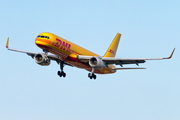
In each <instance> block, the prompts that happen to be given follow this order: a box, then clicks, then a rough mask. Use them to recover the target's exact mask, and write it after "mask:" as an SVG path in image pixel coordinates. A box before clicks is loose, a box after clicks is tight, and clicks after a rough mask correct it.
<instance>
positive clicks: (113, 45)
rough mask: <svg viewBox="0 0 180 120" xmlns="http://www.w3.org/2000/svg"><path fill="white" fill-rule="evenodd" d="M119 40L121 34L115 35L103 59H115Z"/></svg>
mask: <svg viewBox="0 0 180 120" xmlns="http://www.w3.org/2000/svg"><path fill="white" fill-rule="evenodd" d="M120 38H121V34H120V33H117V34H116V36H115V37H114V39H113V41H112V43H111V45H110V46H109V48H108V49H107V51H106V53H105V54H104V57H115V56H116V51H117V48H118V44H119V40H120Z"/></svg>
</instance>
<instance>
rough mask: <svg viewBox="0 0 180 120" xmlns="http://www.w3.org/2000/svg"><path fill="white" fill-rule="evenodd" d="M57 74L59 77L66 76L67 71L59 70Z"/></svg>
mask: <svg viewBox="0 0 180 120" xmlns="http://www.w3.org/2000/svg"><path fill="white" fill-rule="evenodd" d="M57 74H58V75H59V77H66V73H65V72H63V71H58V72H57Z"/></svg>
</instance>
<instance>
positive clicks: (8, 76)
mask: <svg viewBox="0 0 180 120" xmlns="http://www.w3.org/2000/svg"><path fill="white" fill-rule="evenodd" d="M0 3H1V7H0V15H1V19H0V26H1V27H0V32H1V36H0V40H1V44H0V47H1V51H2V52H1V59H0V63H1V76H0V119H1V120H12V119H13V120H59V119H61V120H72V119H73V120H109V119H113V120H132V119H133V120H169V119H173V120H179V119H180V114H179V113H180V103H179V101H180V79H179V78H180V75H179V71H180V69H179V64H178V63H179V61H180V57H179V54H180V53H179V47H180V42H179V33H180V23H179V21H180V16H179V14H180V7H179V6H180V1H179V0H171V1H170V0H158V1H155V0H153V1H144V0H136V1H130V0H113V1H112V0H98V1H95V0H91V1H84V0H76V1H72V0H51V1H48V0H31V1H21V0H16V1H13V0H6V1H1V2H0ZM41 32H52V33H54V34H57V35H59V36H61V37H63V38H65V39H68V40H69V41H72V42H74V43H76V44H78V45H80V46H83V47H85V48H87V49H89V50H91V51H92V52H96V53H97V54H99V55H103V54H104V53H105V51H106V49H107V48H108V46H109V44H110V43H111V41H112V39H113V38H114V36H115V34H116V33H117V32H120V33H121V34H122V37H121V42H120V45H119V48H118V52H117V57H126V58H127V57H128V58H132V57H136V58H141V57H149V58H152V57H153V58H155V57H167V56H169V54H170V53H171V51H172V49H173V48H174V47H176V48H177V49H176V51H175V54H174V56H173V58H172V59H171V60H164V61H147V62H146V63H145V64H142V65H140V67H146V68H147V69H146V70H129V71H128V70H126V71H118V72H117V73H116V74H111V75H97V80H96V81H94V80H90V79H89V78H88V77H87V74H88V72H87V71H85V70H82V69H77V68H75V67H68V66H67V67H65V72H66V73H67V77H66V78H65V79H64V78H59V77H58V76H57V75H56V74H57V71H58V70H59V66H58V65H57V64H56V63H55V62H53V61H52V63H51V65H50V66H47V67H43V66H39V65H37V64H36V63H35V62H34V60H33V59H32V58H31V57H29V56H27V55H26V54H22V53H15V52H11V51H8V50H6V49H5V42H6V39H7V37H10V38H11V41H10V47H11V48H16V49H20V50H26V51H33V52H42V51H41V49H39V48H38V47H37V46H36V45H35V44H34V39H35V38H36V36H37V35H38V34H39V33H41ZM129 67H136V66H135V65H131V66H129Z"/></svg>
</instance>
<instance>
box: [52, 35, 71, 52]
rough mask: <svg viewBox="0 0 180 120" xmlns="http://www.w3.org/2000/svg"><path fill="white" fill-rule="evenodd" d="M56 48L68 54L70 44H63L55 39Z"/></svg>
mask: <svg viewBox="0 0 180 120" xmlns="http://www.w3.org/2000/svg"><path fill="white" fill-rule="evenodd" d="M54 46H56V47H58V48H60V49H62V50H65V51H67V52H70V47H71V44H69V43H67V42H64V41H62V40H60V39H58V38H56V43H55V45H54Z"/></svg>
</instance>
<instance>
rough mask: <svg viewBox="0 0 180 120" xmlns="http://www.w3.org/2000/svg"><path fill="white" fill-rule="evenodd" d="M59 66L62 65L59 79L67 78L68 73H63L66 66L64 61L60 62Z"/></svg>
mask: <svg viewBox="0 0 180 120" xmlns="http://www.w3.org/2000/svg"><path fill="white" fill-rule="evenodd" d="M59 64H60V69H61V71H58V72H57V74H58V75H59V77H66V73H65V72H64V71H63V68H64V65H65V64H64V61H60V62H59Z"/></svg>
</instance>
